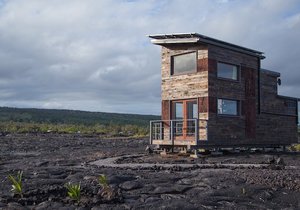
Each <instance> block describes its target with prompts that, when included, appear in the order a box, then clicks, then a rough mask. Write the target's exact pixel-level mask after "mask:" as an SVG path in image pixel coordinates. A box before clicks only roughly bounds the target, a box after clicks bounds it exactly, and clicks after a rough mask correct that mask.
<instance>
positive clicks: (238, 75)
mask: <svg viewBox="0 0 300 210" xmlns="http://www.w3.org/2000/svg"><path fill="white" fill-rule="evenodd" d="M219 63H223V64H227V65H231V66H236V67H237V72H236V73H237V77H236V79H231V78H226V77H220V76H219V74H218V73H219V68H218V64H219ZM217 79H219V80H226V81H231V82H240V81H241V64H236V63H229V62H223V61H217Z"/></svg>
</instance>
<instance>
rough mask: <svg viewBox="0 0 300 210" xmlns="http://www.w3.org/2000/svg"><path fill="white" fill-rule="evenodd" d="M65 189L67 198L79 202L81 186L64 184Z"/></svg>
mask: <svg viewBox="0 0 300 210" xmlns="http://www.w3.org/2000/svg"><path fill="white" fill-rule="evenodd" d="M65 187H66V188H67V190H68V196H69V197H70V198H71V199H73V200H75V201H77V202H79V200H80V196H81V186H80V183H79V184H72V183H70V182H69V183H66V184H65Z"/></svg>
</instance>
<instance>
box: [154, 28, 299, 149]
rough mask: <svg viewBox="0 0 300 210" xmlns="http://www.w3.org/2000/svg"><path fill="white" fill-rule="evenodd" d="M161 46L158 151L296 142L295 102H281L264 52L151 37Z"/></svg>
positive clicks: (193, 37) (189, 38)
mask: <svg viewBox="0 0 300 210" xmlns="http://www.w3.org/2000/svg"><path fill="white" fill-rule="evenodd" d="M149 37H150V38H151V42H152V43H153V44H156V45H160V46H161V48H162V51H161V75H162V81H161V91H162V92H161V97H162V119H161V120H160V121H151V123H150V125H151V126H150V127H151V128H150V129H151V137H150V140H151V143H152V144H156V145H159V147H161V148H168V147H171V146H172V147H173V146H180V147H187V148H201V147H203V148H204V147H222V146H250V147H251V146H255V147H259V146H272V147H273V146H274V147H276V146H280V145H289V144H291V143H294V142H297V120H298V99H297V98H291V97H286V96H280V95H278V93H277V86H278V84H280V82H281V81H280V73H278V72H274V71H270V70H266V69H262V68H261V60H262V59H264V58H265V57H264V55H263V53H262V52H259V51H256V50H252V49H249V48H245V47H241V46H238V45H235V44H231V43H227V42H224V41H220V40H217V39H213V38H210V37H207V36H203V35H200V34H197V33H186V34H165V35H150V36H149Z"/></svg>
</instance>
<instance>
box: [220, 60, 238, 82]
mask: <svg viewBox="0 0 300 210" xmlns="http://www.w3.org/2000/svg"><path fill="white" fill-rule="evenodd" d="M218 77H219V78H224V79H230V80H236V81H238V80H239V66H237V65H232V64H228V63H221V62H218Z"/></svg>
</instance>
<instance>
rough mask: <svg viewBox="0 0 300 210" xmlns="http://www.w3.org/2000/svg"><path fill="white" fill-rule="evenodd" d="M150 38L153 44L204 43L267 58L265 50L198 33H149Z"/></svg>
mask: <svg viewBox="0 0 300 210" xmlns="http://www.w3.org/2000/svg"><path fill="white" fill-rule="evenodd" d="M149 38H151V42H152V43H153V44H157V45H169V44H188V43H202V44H208V45H215V46H218V47H222V48H226V49H230V50H233V51H237V52H241V53H244V54H248V55H252V56H255V57H259V58H260V59H264V58H265V56H264V55H263V54H264V53H263V52H260V51H257V50H253V49H250V48H246V47H242V46H239V45H235V44H231V43H228V42H224V41H221V40H218V39H214V38H211V37H207V36H204V35H201V34H198V33H176V34H155V35H149Z"/></svg>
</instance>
